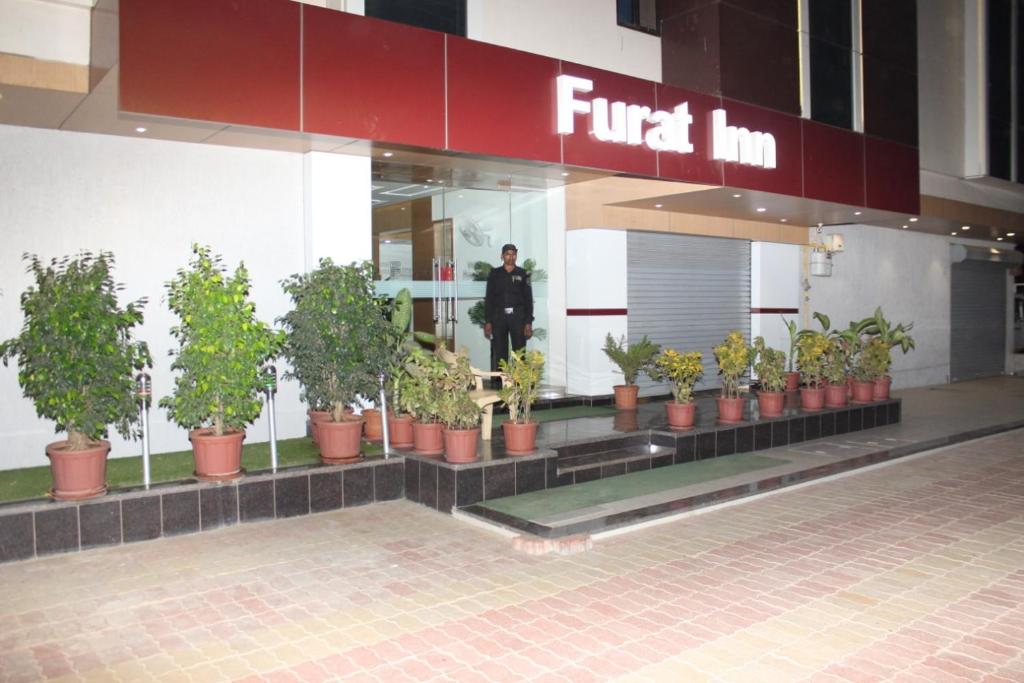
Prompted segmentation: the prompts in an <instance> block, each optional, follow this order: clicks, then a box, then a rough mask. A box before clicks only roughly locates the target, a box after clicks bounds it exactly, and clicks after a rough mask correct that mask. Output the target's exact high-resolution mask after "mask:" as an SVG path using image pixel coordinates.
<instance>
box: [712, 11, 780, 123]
mask: <svg viewBox="0 0 1024 683" xmlns="http://www.w3.org/2000/svg"><path fill="white" fill-rule="evenodd" d="M718 16H719V50H720V52H719V58H720V60H721V73H722V94H723V95H724V96H726V97H730V98H733V99H737V100H742V101H744V102H750V103H751V104H758V105H761V106H762V107H768V108H769V109H775V110H777V111H782V112H786V113H788V114H797V115H798V114H799V113H800V41H799V37H798V35H797V30H796V26H795V25H788V24H785V23H781V22H778V21H776V20H774V19H770V18H766V17H764V16H763V15H758V14H753V13H750V12H746V11H744V10H741V9H738V8H736V7H733V6H732V5H726V4H721V5H719V15H718Z"/></svg>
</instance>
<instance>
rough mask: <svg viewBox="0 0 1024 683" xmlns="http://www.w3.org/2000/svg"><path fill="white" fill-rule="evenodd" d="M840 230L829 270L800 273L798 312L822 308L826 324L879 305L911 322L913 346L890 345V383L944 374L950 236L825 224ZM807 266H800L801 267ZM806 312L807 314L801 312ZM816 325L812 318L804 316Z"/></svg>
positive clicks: (933, 380) (934, 380)
mask: <svg viewBox="0 0 1024 683" xmlns="http://www.w3.org/2000/svg"><path fill="white" fill-rule="evenodd" d="M836 232H838V233H841V234H842V235H843V237H844V241H845V250H844V251H842V252H840V253H837V254H835V255H834V256H833V258H832V262H833V267H832V275H831V277H814V276H810V275H805V277H806V282H807V284H809V285H810V289H808V290H807V292H806V302H805V304H804V305H805V315H810V313H811V312H813V311H821V312H822V313H825V314H826V315H828V316H829V317H830V318H831V319H832V325H833V327H839V328H845V327H846V326H847V325H848V324H849V322H850V321H853V320H860V319H862V318H865V317H867V316H869V315H871V314H872V313H873V312H874V310H875V307H876V306H881V307H882V310H883V312H884V314H885V317H886V319H888V320H890V321H892V322H894V323H900V322H902V323H910V322H912V323H914V329H913V330H912V331H911V333H910V334H911V336H912V337H913V338H914V340H915V342H916V343H917V348H916V349H915V350H913V351H910V352H909V353H908V354H907V355H903V354H902V353H901V352H899V351H896V352H894V353H893V365H892V370H891V373H890V374H891V375H892V377H893V386H894V387H896V388H907V387H919V386H926V385H929V384H943V383H945V382H948V381H949V329H950V267H951V262H950V256H949V240H948V239H947V238H945V237H942V236H938V235H926V234H922V233H915V232H910V231H904V230H891V229H888V228H878V227H873V226H868V225H844V226H842V227H841V228H833V229H827V228H826V229H825V231H824V234H826V235H828V234H832V233H836ZM805 272H806V271H805ZM804 319H805V320H806V317H805V318H804ZM804 324H809V325H811V326H813V327H814V328H815V329H816V328H817V323H816V322H814V321H813V320H812V321H809V322H807V323H804Z"/></svg>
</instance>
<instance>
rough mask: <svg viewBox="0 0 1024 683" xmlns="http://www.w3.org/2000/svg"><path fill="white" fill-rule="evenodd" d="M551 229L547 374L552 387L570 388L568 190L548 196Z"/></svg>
mask: <svg viewBox="0 0 1024 683" xmlns="http://www.w3.org/2000/svg"><path fill="white" fill-rule="evenodd" d="M547 195H548V196H547V210H548V215H547V225H548V235H547V237H548V269H547V270H548V311H547V313H548V357H547V363H546V364H545V368H544V369H545V373H546V375H547V382H548V384H550V385H552V386H555V387H567V386H568V377H569V375H568V372H569V370H568V360H567V357H566V348H567V347H566V344H567V339H568V330H567V324H568V318H567V317H566V315H565V309H566V308H567V303H566V287H567V277H566V273H567V272H568V267H567V265H566V250H565V247H566V230H565V188H564V187H555V188H552V189H550V190H548V193H547Z"/></svg>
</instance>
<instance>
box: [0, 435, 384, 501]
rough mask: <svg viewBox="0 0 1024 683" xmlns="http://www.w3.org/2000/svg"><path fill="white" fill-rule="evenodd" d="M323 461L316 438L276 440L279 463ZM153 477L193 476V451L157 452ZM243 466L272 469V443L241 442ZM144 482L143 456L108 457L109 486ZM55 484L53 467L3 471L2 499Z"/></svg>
mask: <svg viewBox="0 0 1024 683" xmlns="http://www.w3.org/2000/svg"><path fill="white" fill-rule="evenodd" d="M361 450H362V452H363V454H364V455H367V456H375V455H380V454H381V453H382V452H383V450H384V449H383V447H382V446H381V445H380V444H376V443H370V442H368V441H364V442H363V443H362V446H361ZM319 463H320V451H319V450H318V449H317V447H316V446H314V445H313V441H312V440H311V439H308V438H306V437H299V438H297V439H285V440H283V441H278V442H277V465H278V467H282V468H283V467H296V466H300V465H316V464H319ZM149 464H150V477H151V479H152V481H153V483H158V482H164V481H179V480H181V479H188V478H190V477H191V476H192V471H193V470H194V469H195V463H194V462H193V460H192V451H191V449H190V450H187V451H176V452H173V453H154V454H152V456H151V457H150V461H149ZM242 467H244V468H245V469H246V471H248V472H258V471H260V470H268V469H270V444H269V443H268V442H266V441H264V442H263V443H253V444H245V445H243V446H242ZM141 484H142V456H141V455H139V456H135V457H130V458H109V459H108V460H107V486H109V487H110V488H111V489H117V488H125V487H128V486H139V485H141ZM51 485H52V482H51V479H50V467H49V466H48V465H43V466H42V467H26V468H23V469H18V470H4V471H0V501H9V500H23V499H28V498H41V497H43V496H45V495H46V491H47V490H48V489H49V488H50V486H51Z"/></svg>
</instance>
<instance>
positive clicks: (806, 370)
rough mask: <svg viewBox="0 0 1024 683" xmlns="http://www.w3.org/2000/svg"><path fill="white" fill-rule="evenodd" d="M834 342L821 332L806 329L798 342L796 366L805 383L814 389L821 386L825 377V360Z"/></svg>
mask: <svg viewBox="0 0 1024 683" xmlns="http://www.w3.org/2000/svg"><path fill="white" fill-rule="evenodd" d="M831 347H832V342H831V341H829V339H828V337H826V336H825V335H824V334H822V333H821V332H811V331H808V330H805V331H804V333H803V334H801V335H800V339H799V340H797V344H796V366H797V368H798V369H799V370H800V375H801V377H802V378H803V381H804V384H806V385H807V386H808V387H810V388H812V389H818V388H820V387H821V385H822V382H823V381H824V379H825V361H826V356H827V355H828V353H829V350H830V349H831Z"/></svg>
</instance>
